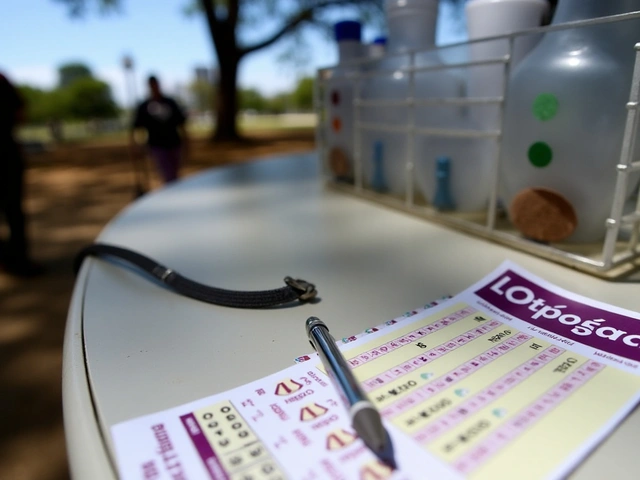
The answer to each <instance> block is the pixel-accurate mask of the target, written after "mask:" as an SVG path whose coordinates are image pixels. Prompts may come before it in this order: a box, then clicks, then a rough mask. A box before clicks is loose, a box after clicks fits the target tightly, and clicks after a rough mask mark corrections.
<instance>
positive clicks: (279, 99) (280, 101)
mask: <svg viewBox="0 0 640 480" xmlns="http://www.w3.org/2000/svg"><path fill="white" fill-rule="evenodd" d="M290 103H291V95H290V94H288V93H280V94H278V95H275V96H273V97H271V98H269V100H268V102H267V108H266V111H267V112H268V113H274V114H278V113H284V112H286V111H287V110H289V104H290Z"/></svg>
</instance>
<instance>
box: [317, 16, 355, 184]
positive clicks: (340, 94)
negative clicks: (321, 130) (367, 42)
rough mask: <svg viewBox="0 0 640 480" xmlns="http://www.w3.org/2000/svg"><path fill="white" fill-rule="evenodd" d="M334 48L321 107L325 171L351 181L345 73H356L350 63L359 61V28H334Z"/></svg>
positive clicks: (349, 24) (349, 89)
mask: <svg viewBox="0 0 640 480" xmlns="http://www.w3.org/2000/svg"><path fill="white" fill-rule="evenodd" d="M334 32H335V38H336V41H337V44H338V58H339V61H338V65H337V66H336V68H334V69H333V70H332V76H331V78H330V79H329V81H328V82H327V84H326V89H325V95H324V104H325V105H326V114H327V121H328V129H327V139H326V143H327V151H328V168H329V171H330V172H331V173H332V175H333V176H334V178H336V179H338V180H347V181H352V180H353V139H354V130H353V118H354V117H353V110H354V106H353V80H352V79H350V78H349V77H348V75H349V73H351V72H353V71H355V70H357V69H358V65H357V64H356V63H355V62H354V60H357V59H359V58H361V57H362V54H363V45H362V43H361V36H362V26H361V24H360V22H357V21H353V20H345V21H342V22H338V23H336V24H335V26H334Z"/></svg>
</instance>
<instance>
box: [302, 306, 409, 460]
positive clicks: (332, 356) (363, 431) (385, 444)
mask: <svg viewBox="0 0 640 480" xmlns="http://www.w3.org/2000/svg"><path fill="white" fill-rule="evenodd" d="M306 329H307V335H308V337H309V342H311V345H312V346H313V348H314V349H315V350H316V351H317V352H318V355H319V356H320V360H321V361H322V364H323V365H324V367H325V368H326V370H327V374H328V375H329V377H331V379H332V380H333V382H334V384H335V385H336V387H337V388H338V391H339V392H340V394H341V396H342V399H343V401H344V402H345V403H346V404H347V407H348V410H349V415H350V417H351V423H352V426H353V428H354V430H355V431H356V433H357V434H358V436H359V437H360V438H361V439H362V441H363V442H364V443H365V445H366V446H367V447H368V448H369V449H370V450H371V451H372V452H373V453H374V454H375V455H376V456H377V457H378V458H379V459H380V460H381V461H382V462H383V463H385V464H386V465H388V466H389V467H391V468H393V469H395V468H396V467H397V466H396V461H395V458H394V455H393V444H392V443H391V437H390V436H389V433H388V432H387V431H386V430H385V428H384V425H382V417H381V416H380V412H378V410H377V409H376V408H375V406H374V405H373V404H372V403H371V402H370V401H369V399H368V398H367V395H366V394H365V393H364V391H363V390H362V388H361V387H360V384H359V383H358V381H357V380H356V378H355V377H354V375H353V373H352V372H351V368H350V367H349V365H348V364H347V361H346V360H345V358H344V357H343V356H342V353H340V350H339V349H338V347H337V346H336V343H335V340H334V339H333V337H332V336H331V334H330V333H329V329H328V328H327V326H326V325H325V324H324V322H323V321H322V320H320V319H319V318H317V317H309V318H308V319H307V322H306Z"/></svg>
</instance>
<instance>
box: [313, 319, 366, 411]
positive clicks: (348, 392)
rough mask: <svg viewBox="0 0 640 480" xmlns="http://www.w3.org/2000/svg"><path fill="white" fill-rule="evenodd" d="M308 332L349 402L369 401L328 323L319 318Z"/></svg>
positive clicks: (351, 403) (329, 371)
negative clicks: (330, 331) (327, 325)
mask: <svg viewBox="0 0 640 480" xmlns="http://www.w3.org/2000/svg"><path fill="white" fill-rule="evenodd" d="M308 334H309V340H310V341H311V343H312V345H313V347H314V348H315V349H316V351H317V352H318V356H319V357H320V360H321V361H322V364H323V365H324V367H325V369H326V370H327V374H328V375H329V376H330V377H331V378H332V379H333V380H334V381H335V382H336V383H337V384H338V387H339V390H340V393H341V394H342V395H344V397H345V399H346V401H347V403H348V404H349V405H350V406H352V405H355V404H356V403H358V402H362V401H369V399H368V397H367V395H366V394H365V393H364V391H363V390H362V387H360V383H359V382H358V381H357V380H356V378H355V377H354V375H353V373H352V372H351V367H350V366H349V364H348V363H347V361H346V360H345V359H344V357H343V356H342V353H341V352H340V349H338V347H337V345H336V343H335V340H334V338H333V337H332V336H331V334H330V333H329V329H328V328H327V327H326V325H324V323H322V322H321V321H320V320H317V321H316V322H315V323H314V324H313V325H312V326H311V327H310V328H308Z"/></svg>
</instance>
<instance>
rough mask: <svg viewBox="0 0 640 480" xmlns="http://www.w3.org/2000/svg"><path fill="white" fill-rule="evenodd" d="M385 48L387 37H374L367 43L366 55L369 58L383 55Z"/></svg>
mask: <svg viewBox="0 0 640 480" xmlns="http://www.w3.org/2000/svg"><path fill="white" fill-rule="evenodd" d="M386 49H387V37H376V38H374V39H373V42H371V43H370V44H369V45H368V48H367V57H369V58H371V59H376V58H381V57H384V55H385V53H386Z"/></svg>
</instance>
